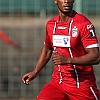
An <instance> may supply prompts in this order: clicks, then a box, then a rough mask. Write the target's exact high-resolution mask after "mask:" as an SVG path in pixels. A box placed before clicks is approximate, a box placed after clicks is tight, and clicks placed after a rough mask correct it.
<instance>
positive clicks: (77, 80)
mask: <svg viewBox="0 0 100 100" xmlns="http://www.w3.org/2000/svg"><path fill="white" fill-rule="evenodd" d="M72 23H73V20H71V22H70V26H69V33H68V34H69V35H70V32H71V27H72ZM68 49H69V53H70V56H71V58H73V54H72V51H71V48H68ZM73 67H74V71H75V75H76V85H77V88H79V77H78V73H77V70H76V66H75V65H73Z"/></svg>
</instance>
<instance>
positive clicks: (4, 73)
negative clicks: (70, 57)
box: [0, 0, 100, 100]
mask: <svg viewBox="0 0 100 100" xmlns="http://www.w3.org/2000/svg"><path fill="white" fill-rule="evenodd" d="M74 9H75V10H76V11H77V12H79V13H82V14H84V15H85V16H86V17H87V18H89V19H90V21H91V22H92V23H93V24H94V26H95V28H96V33H97V37H98V39H99V41H100V0H75V3H74ZM56 14H57V7H56V5H54V3H53V0H0V30H2V31H3V32H5V34H7V35H8V36H9V38H10V39H11V40H12V41H13V42H15V43H16V44H18V45H20V46H22V48H23V50H22V51H18V50H17V49H15V48H13V47H12V46H10V45H8V44H6V43H5V42H4V41H3V40H2V38H0V100H33V99H34V98H35V97H36V96H37V94H38V93H39V91H40V90H41V88H42V87H43V85H44V84H45V83H47V82H48V81H49V80H50V79H51V73H52V71H53V63H52V61H51V60H50V62H49V63H48V64H47V65H46V66H45V68H44V69H43V70H42V71H41V72H40V73H39V75H38V76H37V78H36V79H35V80H33V81H32V82H31V84H30V85H28V86H27V85H24V84H23V83H22V81H21V77H22V75H23V74H25V73H26V72H29V71H32V70H33V69H34V66H35V64H36V61H37V59H38V55H39V52H40V49H41V47H42V45H43V42H44V38H45V24H46V22H47V20H49V19H50V18H51V17H53V16H55V15H56ZM94 71H95V74H96V78H97V85H98V88H99V89H100V78H99V76H100V72H99V71H100V64H99V65H95V66H94ZM8 98H10V99H8Z"/></svg>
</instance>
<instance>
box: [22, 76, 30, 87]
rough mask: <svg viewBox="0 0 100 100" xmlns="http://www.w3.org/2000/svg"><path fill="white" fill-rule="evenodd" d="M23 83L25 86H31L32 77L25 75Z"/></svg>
mask: <svg viewBox="0 0 100 100" xmlns="http://www.w3.org/2000/svg"><path fill="white" fill-rule="evenodd" d="M22 81H23V83H24V84H27V85H28V84H30V77H29V75H28V74H25V75H24V76H23V77H22Z"/></svg>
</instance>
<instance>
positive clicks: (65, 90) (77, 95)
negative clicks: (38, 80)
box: [36, 80, 99, 100]
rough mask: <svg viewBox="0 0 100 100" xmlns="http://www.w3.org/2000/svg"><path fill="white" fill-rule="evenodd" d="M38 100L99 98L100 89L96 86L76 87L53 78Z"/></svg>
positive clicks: (91, 99) (88, 99)
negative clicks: (60, 82)
mask: <svg viewBox="0 0 100 100" xmlns="http://www.w3.org/2000/svg"><path fill="white" fill-rule="evenodd" d="M36 100H99V90H98V89H97V88H96V86H93V87H86V88H76V87H70V86H68V85H66V84H64V83H62V84H59V83H58V82H55V81H53V80H52V81H50V82H49V83H48V84H46V85H45V86H44V87H43V89H42V90H41V92H40V94H39V95H38V96H37V99H36Z"/></svg>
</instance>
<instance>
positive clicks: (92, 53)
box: [52, 47, 100, 66]
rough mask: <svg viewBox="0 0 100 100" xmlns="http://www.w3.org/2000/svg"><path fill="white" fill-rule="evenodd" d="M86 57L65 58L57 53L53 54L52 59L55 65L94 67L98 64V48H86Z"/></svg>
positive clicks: (99, 60) (99, 58)
mask: <svg viewBox="0 0 100 100" xmlns="http://www.w3.org/2000/svg"><path fill="white" fill-rule="evenodd" d="M85 51H86V55H84V56H80V57H74V58H67V57H65V56H63V55H61V54H59V53H57V52H55V53H54V55H53V57H52V59H53V62H54V63H55V64H57V65H62V64H73V65H84V66H86V65H94V64H99V62H100V55H99V48H98V47H95V48H86V49H85Z"/></svg>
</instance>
